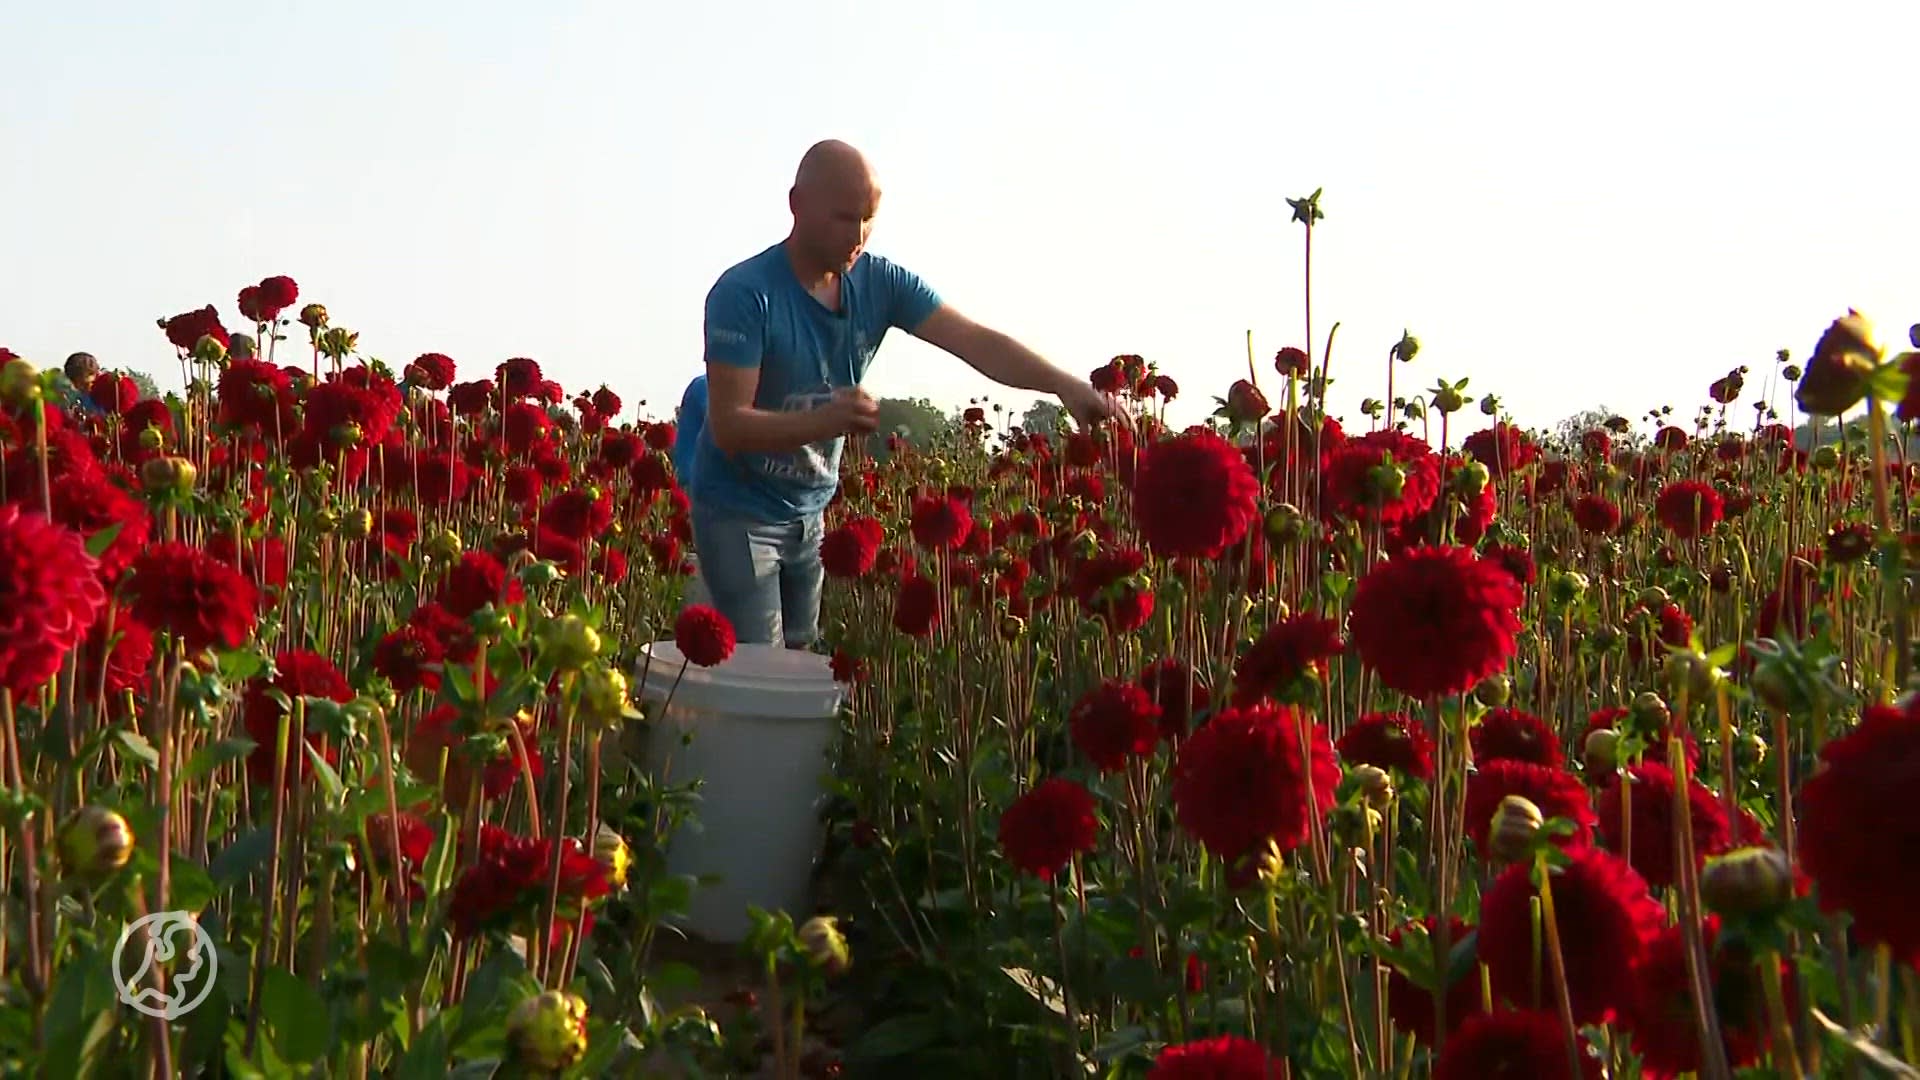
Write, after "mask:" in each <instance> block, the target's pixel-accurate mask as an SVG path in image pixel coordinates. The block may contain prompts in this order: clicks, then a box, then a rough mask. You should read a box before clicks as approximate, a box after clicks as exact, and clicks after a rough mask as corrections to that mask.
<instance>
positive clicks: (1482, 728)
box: [1468, 708, 1566, 769]
mask: <svg viewBox="0 0 1920 1080" xmlns="http://www.w3.org/2000/svg"><path fill="white" fill-rule="evenodd" d="M1468 738H1469V739H1470V740H1471V741H1472V743H1473V760H1474V763H1475V764H1478V765H1484V764H1486V763H1488V762H1491V761H1498V760H1500V759H1502V758H1506V759H1509V760H1512V761H1525V762H1530V763H1532V764H1534V765H1545V766H1546V767H1548V768H1550V769H1558V768H1561V767H1562V766H1564V765H1565V764H1566V756H1565V755H1564V754H1562V753H1561V752H1560V736H1559V735H1557V734H1555V733H1554V730H1553V728H1551V727H1549V726H1547V722H1546V721H1545V720H1542V719H1540V718H1539V717H1537V716H1535V715H1533V714H1532V713H1528V712H1522V711H1520V710H1519V709H1505V708H1501V709H1488V710H1487V711H1486V713H1485V714H1484V715H1483V716H1481V717H1480V722H1479V723H1478V724H1475V725H1474V726H1473V731H1472V733H1471V734H1470V735H1469V736H1468Z"/></svg>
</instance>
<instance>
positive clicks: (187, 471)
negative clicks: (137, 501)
mask: <svg viewBox="0 0 1920 1080" xmlns="http://www.w3.org/2000/svg"><path fill="white" fill-rule="evenodd" d="M199 477H200V471H199V470H198V469H195V468H194V467H193V462H191V461H188V460H187V459H186V458H183V457H157V458H150V459H148V461H147V463H146V464H145V465H142V466H140V484H141V486H142V487H144V488H146V489H147V492H148V493H149V494H153V495H163V494H166V493H168V492H174V493H177V494H181V495H186V494H188V493H190V492H192V491H193V485H194V481H196V480H198V479H199Z"/></svg>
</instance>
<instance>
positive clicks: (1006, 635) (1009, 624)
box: [1000, 615, 1027, 641]
mask: <svg viewBox="0 0 1920 1080" xmlns="http://www.w3.org/2000/svg"><path fill="white" fill-rule="evenodd" d="M1026 632H1027V620H1025V619H1022V618H1020V617H1019V616H1018V615H1002V616H1000V639H1001V640H1002V641H1018V640H1020V638H1021V636H1022V635H1024V634H1025V633H1026Z"/></svg>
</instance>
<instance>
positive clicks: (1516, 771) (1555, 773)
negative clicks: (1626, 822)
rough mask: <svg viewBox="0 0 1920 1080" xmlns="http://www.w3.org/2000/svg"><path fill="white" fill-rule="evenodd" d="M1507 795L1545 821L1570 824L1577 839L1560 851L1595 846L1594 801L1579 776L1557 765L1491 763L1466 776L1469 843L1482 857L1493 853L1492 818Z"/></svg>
mask: <svg viewBox="0 0 1920 1080" xmlns="http://www.w3.org/2000/svg"><path fill="white" fill-rule="evenodd" d="M1509 795H1518V796H1520V797H1521V798H1523V799H1526V800H1527V801H1528V802H1530V803H1532V804H1534V805H1535V806H1537V807H1539V808H1540V813H1541V815H1542V816H1544V817H1548V818H1565V819H1566V820H1568V821H1570V822H1572V823H1573V825H1574V832H1573V835H1572V836H1569V837H1564V838H1561V839H1559V840H1557V841H1556V843H1558V844H1559V845H1560V846H1561V847H1577V846H1581V845H1585V844H1588V843H1590V842H1591V841H1592V835H1593V824H1594V820H1595V819H1594V813H1593V801H1592V799H1591V797H1590V796H1588V794H1587V789H1586V786H1585V785H1583V784H1581V783H1580V779H1579V778H1578V777H1576V776H1574V775H1573V774H1572V773H1570V772H1567V771H1566V770H1565V769H1562V768H1559V767H1557V766H1546V765H1535V764H1533V763H1532V762H1528V761H1512V760H1495V761H1488V762H1482V763H1481V764H1480V766H1479V768H1477V769H1475V770H1474V771H1473V772H1472V773H1470V774H1468V776H1467V801H1466V816H1467V820H1466V826H1467V838H1468V839H1470V840H1472V841H1473V846H1474V847H1475V848H1477V849H1479V852H1480V855H1481V857H1483V858H1485V857H1487V856H1489V855H1490V854H1491V852H1490V851H1489V850H1488V848H1487V837H1488V834H1489V833H1490V832H1492V830H1493V815H1494V814H1495V813H1496V812H1498V811H1499V809H1500V800H1502V799H1504V798H1506V797H1507V796H1509Z"/></svg>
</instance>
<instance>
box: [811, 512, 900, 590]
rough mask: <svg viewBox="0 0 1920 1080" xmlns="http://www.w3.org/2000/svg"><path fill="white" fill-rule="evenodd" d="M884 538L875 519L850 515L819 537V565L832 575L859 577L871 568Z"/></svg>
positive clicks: (877, 556) (878, 554)
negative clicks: (842, 523)
mask: <svg viewBox="0 0 1920 1080" xmlns="http://www.w3.org/2000/svg"><path fill="white" fill-rule="evenodd" d="M885 539H886V533H885V531H884V530H883V529H882V528H881V526H880V523H879V522H878V521H876V520H874V519H873V518H870V517H860V518H854V519H853V520H851V521H849V522H847V523H846V524H844V525H840V526H838V527H837V528H835V529H833V530H832V531H831V532H828V533H827V534H826V535H825V536H823V537H821V538H820V566H821V568H822V569H823V570H825V571H826V572H827V573H828V574H829V575H831V576H833V577H837V578H857V577H862V576H864V575H865V574H866V573H867V572H868V571H869V570H872V569H873V564H874V561H875V560H876V559H878V558H879V556H880V544H881V542H882V541H883V540H885Z"/></svg>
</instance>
